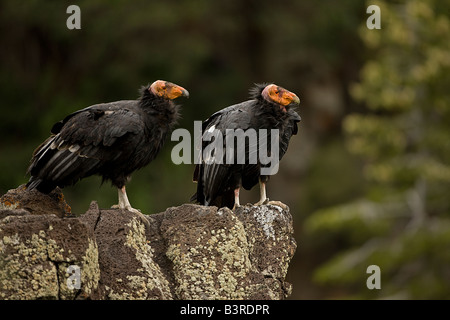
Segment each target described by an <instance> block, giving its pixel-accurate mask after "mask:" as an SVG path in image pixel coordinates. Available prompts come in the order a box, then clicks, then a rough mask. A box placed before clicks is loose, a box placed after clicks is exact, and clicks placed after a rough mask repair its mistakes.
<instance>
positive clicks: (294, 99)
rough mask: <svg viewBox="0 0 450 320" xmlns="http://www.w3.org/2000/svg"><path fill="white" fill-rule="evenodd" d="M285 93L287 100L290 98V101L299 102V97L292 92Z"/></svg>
mask: <svg viewBox="0 0 450 320" xmlns="http://www.w3.org/2000/svg"><path fill="white" fill-rule="evenodd" d="M285 95H286V96H287V97H288V98H287V100H290V101H291V103H295V104H300V98H299V97H298V96H297V95H296V94H295V93H293V92H289V91H288V92H286V93H285Z"/></svg>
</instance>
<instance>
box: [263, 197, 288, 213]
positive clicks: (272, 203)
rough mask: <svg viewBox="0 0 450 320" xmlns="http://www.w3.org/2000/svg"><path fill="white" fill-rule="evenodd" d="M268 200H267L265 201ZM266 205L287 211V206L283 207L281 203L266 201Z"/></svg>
mask: <svg viewBox="0 0 450 320" xmlns="http://www.w3.org/2000/svg"><path fill="white" fill-rule="evenodd" d="M267 200H268V199H267ZM266 204H267V205H272V206H277V207H280V208H281V209H283V210H284V211H288V210H289V207H288V206H287V205H285V204H284V203H283V202H281V201H268V202H267V203H266Z"/></svg>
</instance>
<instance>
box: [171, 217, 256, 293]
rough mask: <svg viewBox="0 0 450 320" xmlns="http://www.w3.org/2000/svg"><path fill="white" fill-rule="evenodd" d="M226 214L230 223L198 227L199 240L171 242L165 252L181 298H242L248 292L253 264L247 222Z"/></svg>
mask: <svg viewBox="0 0 450 320" xmlns="http://www.w3.org/2000/svg"><path fill="white" fill-rule="evenodd" d="M226 218H227V219H230V220H231V221H230V222H231V223H230V224H231V227H230V226H228V227H227V226H226V225H225V226H223V227H221V228H216V229H213V230H210V232H205V231H203V230H202V231H200V230H199V232H198V234H199V237H197V239H196V243H195V244H191V246H189V247H187V246H186V245H184V244H183V245H181V244H180V243H172V244H171V245H169V247H168V250H167V252H166V256H167V257H168V258H169V259H170V260H172V262H173V264H174V276H175V279H176V281H177V288H176V294H177V296H178V297H179V298H181V299H242V298H245V297H246V295H247V294H248V292H247V289H246V288H245V284H246V283H247V281H245V279H246V277H248V275H249V273H250V272H251V270H252V266H251V263H250V260H249V250H248V243H247V237H246V234H245V230H244V226H243V225H242V223H241V222H240V221H239V220H238V219H237V218H236V217H235V216H233V215H227V216H226ZM179 236H183V234H180V235H179ZM179 240H180V242H182V240H183V239H182V238H180V239H179Z"/></svg>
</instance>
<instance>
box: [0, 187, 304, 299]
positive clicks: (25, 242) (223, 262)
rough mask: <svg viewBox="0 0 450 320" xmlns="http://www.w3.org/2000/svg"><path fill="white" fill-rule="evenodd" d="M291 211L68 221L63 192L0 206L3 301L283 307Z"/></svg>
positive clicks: (96, 212)
mask: <svg viewBox="0 0 450 320" xmlns="http://www.w3.org/2000/svg"><path fill="white" fill-rule="evenodd" d="M293 232H294V231H293V227H292V216H291V214H290V212H289V208H288V207H287V206H284V205H281V206H277V205H262V206H252V205H246V206H241V207H239V208H238V209H237V210H235V211H234V212H233V211H231V210H229V209H228V208H221V209H218V208H216V207H205V206H200V205H195V204H183V205H181V206H178V207H171V208H168V209H167V210H166V211H165V212H161V213H157V214H152V215H144V214H136V213H132V212H129V211H123V210H119V209H99V207H98V205H97V203H96V202H95V201H94V202H92V203H91V205H90V207H89V209H88V210H87V212H86V213H84V214H82V215H80V216H73V215H72V214H71V213H70V206H68V205H67V203H66V202H65V200H64V196H63V194H62V192H61V190H59V189H56V190H55V191H53V192H52V193H51V194H49V195H47V196H44V195H42V194H40V193H39V192H37V191H27V190H26V189H25V187H24V186H20V187H18V188H17V189H13V190H10V191H8V193H6V194H4V195H3V196H2V197H1V198H0V299H285V298H287V297H288V296H289V295H290V293H291V291H292V288H291V284H289V283H288V282H286V281H285V278H286V274H287V271H288V267H289V263H290V261H291V259H292V257H293V255H294V252H295V249H296V242H295V240H294V237H293Z"/></svg>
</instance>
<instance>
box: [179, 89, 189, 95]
mask: <svg viewBox="0 0 450 320" xmlns="http://www.w3.org/2000/svg"><path fill="white" fill-rule="evenodd" d="M180 88H181V87H180ZM181 96H182V97H185V98H189V91H187V90H186V89H185V88H181Z"/></svg>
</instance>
